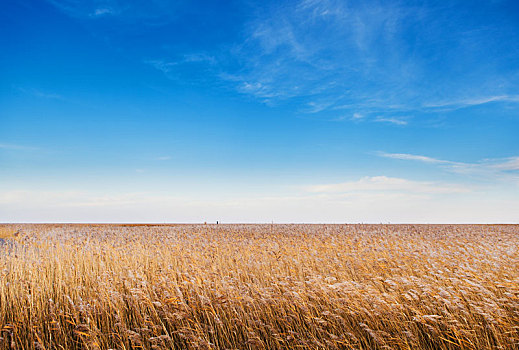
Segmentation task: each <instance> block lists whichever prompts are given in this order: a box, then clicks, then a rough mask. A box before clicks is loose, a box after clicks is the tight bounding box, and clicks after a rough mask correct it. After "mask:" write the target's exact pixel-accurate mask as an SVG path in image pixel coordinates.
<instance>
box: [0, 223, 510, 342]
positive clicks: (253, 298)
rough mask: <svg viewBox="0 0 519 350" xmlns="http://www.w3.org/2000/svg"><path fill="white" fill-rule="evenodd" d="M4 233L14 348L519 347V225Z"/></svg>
mask: <svg viewBox="0 0 519 350" xmlns="http://www.w3.org/2000/svg"><path fill="white" fill-rule="evenodd" d="M0 228H1V231H2V237H1V238H2V240H1V241H0V281H1V283H0V349H296V348H297V349H519V249H518V247H519V226H518V225H3V226H1V227H0Z"/></svg>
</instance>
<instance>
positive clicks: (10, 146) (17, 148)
mask: <svg viewBox="0 0 519 350" xmlns="http://www.w3.org/2000/svg"><path fill="white" fill-rule="evenodd" d="M0 149H5V150H13V151H36V150H38V149H39V148H37V147H32V146H24V145H16V144H12V143H0Z"/></svg>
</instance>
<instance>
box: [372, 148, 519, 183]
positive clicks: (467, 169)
mask: <svg viewBox="0 0 519 350" xmlns="http://www.w3.org/2000/svg"><path fill="white" fill-rule="evenodd" d="M376 154H377V155H378V156H380V157H385V158H392V159H401V160H410V161H418V162H422V163H431V164H437V165H439V166H441V167H442V168H443V169H445V170H448V171H450V172H454V173H457V174H464V175H475V176H480V177H482V178H486V179H490V180H497V179H500V180H504V179H508V180H512V181H513V182H514V183H515V182H516V181H517V180H518V179H519V174H517V173H516V172H517V171H519V156H515V157H508V158H495V159H484V160H481V161H479V162H476V163H467V162H454V161H450V160H444V159H437V158H431V157H427V156H422V155H415V154H407V153H385V152H377V153H376Z"/></svg>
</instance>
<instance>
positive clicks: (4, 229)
mask: <svg viewBox="0 0 519 350" xmlns="http://www.w3.org/2000/svg"><path fill="white" fill-rule="evenodd" d="M17 233H18V230H15V229H14V228H12V227H9V226H7V225H6V226H0V239H8V238H14V237H16V236H17Z"/></svg>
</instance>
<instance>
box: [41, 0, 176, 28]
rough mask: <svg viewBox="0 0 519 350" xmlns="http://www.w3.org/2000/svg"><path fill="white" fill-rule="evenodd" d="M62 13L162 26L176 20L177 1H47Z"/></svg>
mask: <svg viewBox="0 0 519 350" xmlns="http://www.w3.org/2000/svg"><path fill="white" fill-rule="evenodd" d="M47 1H48V2H49V3H51V4H52V5H54V6H55V7H56V8H57V9H59V10H60V11H62V12H63V13H65V14H67V15H69V16H71V17H75V18H80V19H92V20H94V19H97V18H101V17H105V16H108V15H109V16H111V17H113V18H117V19H119V20H121V21H130V22H133V21H140V22H141V23H142V24H162V23H167V22H168V21H170V20H171V19H173V18H176V16H177V13H178V9H179V6H180V4H181V3H180V2H179V1H170V0H154V1H145V0H134V1H123V2H121V1H117V0H86V1H84V0H47Z"/></svg>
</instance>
